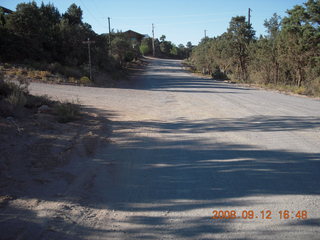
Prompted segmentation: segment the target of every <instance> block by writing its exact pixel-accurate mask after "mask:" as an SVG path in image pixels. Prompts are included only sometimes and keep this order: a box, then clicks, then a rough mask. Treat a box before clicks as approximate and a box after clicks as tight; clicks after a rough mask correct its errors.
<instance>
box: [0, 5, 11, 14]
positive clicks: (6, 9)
mask: <svg viewBox="0 0 320 240" xmlns="http://www.w3.org/2000/svg"><path fill="white" fill-rule="evenodd" d="M0 9H2V11H3V12H4V13H5V14H11V13H13V11H12V10H10V9H8V8H5V7H2V6H0Z"/></svg>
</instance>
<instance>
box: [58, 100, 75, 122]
mask: <svg viewBox="0 0 320 240" xmlns="http://www.w3.org/2000/svg"><path fill="white" fill-rule="evenodd" d="M53 113H54V114H55V115H56V116H57V120H58V122H60V123H67V122H71V121H74V120H76V119H77V118H78V117H79V114H80V106H79V104H78V103H75V102H58V103H56V104H55V105H54V107H53Z"/></svg>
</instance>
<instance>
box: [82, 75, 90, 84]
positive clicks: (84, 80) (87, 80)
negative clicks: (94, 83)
mask: <svg viewBox="0 0 320 240" xmlns="http://www.w3.org/2000/svg"><path fill="white" fill-rule="evenodd" d="M80 83H81V84H89V83H91V81H90V79H89V78H88V77H86V76H84V77H82V78H80Z"/></svg>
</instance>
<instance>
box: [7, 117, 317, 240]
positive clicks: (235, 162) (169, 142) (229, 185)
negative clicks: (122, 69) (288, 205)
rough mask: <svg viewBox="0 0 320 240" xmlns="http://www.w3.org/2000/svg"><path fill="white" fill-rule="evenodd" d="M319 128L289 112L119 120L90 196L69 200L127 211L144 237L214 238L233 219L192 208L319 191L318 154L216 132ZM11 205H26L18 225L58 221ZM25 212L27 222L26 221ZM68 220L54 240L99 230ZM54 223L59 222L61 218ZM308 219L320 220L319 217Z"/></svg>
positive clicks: (93, 163) (94, 163)
mask: <svg viewBox="0 0 320 240" xmlns="http://www.w3.org/2000/svg"><path fill="white" fill-rule="evenodd" d="M319 127H320V126H319V119H317V118H311V117H309V118H308V117H305V118H302V117H300V118H298V117H290V116H283V117H272V118H269V119H265V118H261V117H249V118H241V119H206V120H203V121H188V120H183V119H181V120H180V121H178V122H157V121H145V122H132V121H114V122H113V123H112V128H113V131H114V133H113V136H112V141H111V142H110V143H109V144H108V146H107V147H106V148H103V149H100V151H99V152H98V153H97V155H96V156H95V157H92V158H90V159H87V160H86V162H87V163H88V162H89V165H90V168H92V169H96V171H97V173H96V176H97V177H96V178H95V179H94V180H93V182H92V186H91V187H90V188H89V189H88V190H86V195H82V194H83V193H82V192H80V193H79V192H77V191H74V192H72V191H71V192H69V195H68V196H67V197H68V199H69V201H71V202H73V203H75V204H78V205H80V206H82V207H86V208H88V209H95V210H99V209H100V210H103V209H113V210H115V211H124V212H131V213H136V214H138V215H134V216H131V217H130V216H128V217H127V218H126V219H125V220H123V222H124V223H126V224H129V226H131V225H132V224H133V225H135V227H128V229H127V230H126V231H127V233H126V234H129V235H130V234H132V235H135V234H140V235H139V236H140V238H146V239H159V237H161V236H163V235H168V236H172V237H175V238H184V239H187V238H189V239H197V238H201V236H204V235H206V234H207V235H210V236H214V235H215V234H219V233H222V232H224V231H226V224H227V222H226V221H225V222H223V221H219V222H216V223H212V221H210V218H209V216H210V212H207V213H204V215H205V216H191V215H188V214H187V213H188V212H190V211H195V210H198V209H217V208H221V209H222V208H227V207H228V206H233V207H234V206H239V207H247V208H250V206H252V205H253V204H263V202H260V203H257V202H250V200H241V199H240V198H250V197H252V196H271V195H288V196H290V195H292V196H294V195H314V196H318V195H320V187H319V184H318V183H319V182H320V174H319V170H320V153H319V152H314V153H312V152H301V151H289V150H285V149H273V150H270V149H263V148H260V147H259V146H258V144H256V143H254V144H252V145H246V144H235V143H231V142H230V143H228V141H226V142H221V141H218V140H216V139H215V137H214V133H228V132H238V131H243V130H244V129H245V130H246V131H249V132H257V133H259V132H269V133H275V132H280V131H287V132H294V131H298V130H305V131H318V129H319ZM190 133H193V134H191V135H189V134H190ZM208 133H213V134H212V135H208ZM202 134H203V135H202ZM44 188H45V186H44ZM70 194H73V195H70ZM18 197H23V198H29V199H32V198H36V199H40V201H41V200H46V201H59V198H57V197H56V195H55V197H54V196H53V195H52V196H48V195H47V194H43V195H41V193H40V195H39V192H38V193H37V194H36V195H33V193H32V192H29V193H28V194H26V195H24V196H18ZM252 201H254V200H252ZM293 201H294V199H293ZM9 208H10V207H9ZM11 210H12V212H14V211H18V212H19V211H20V215H21V216H20V215H18V217H17V219H18V220H17V221H18V222H15V224H16V226H18V225H27V226H28V227H30V229H33V227H35V226H37V227H39V228H41V227H42V226H44V225H45V224H44V223H46V222H48V221H51V219H46V218H45V217H43V218H41V217H39V216H37V215H35V214H34V213H33V212H32V211H29V210H27V209H25V210H21V209H20V210H18V209H11ZM147 211H152V212H155V213H158V215H157V214H156V216H146V215H145V214H144V213H145V212H147ZM7 212H10V209H9V210H7ZM21 212H22V213H21ZM162 212H164V213H166V212H167V213H168V215H170V213H171V212H175V213H177V212H178V213H181V214H182V215H181V217H175V216H174V215H173V216H171V217H169V216H167V215H165V214H164V215H161V214H160V213H162ZM159 214H160V215H159ZM184 214H185V215H184ZM26 216H28V220H25V218H26ZM19 221H20V222H19ZM27 221H30V224H29V223H27ZM61 221H62V223H61V229H60V230H59V228H58V230H54V231H53V233H50V234H52V239H58V238H59V237H60V238H61V237H62V238H64V239H73V237H74V236H77V234H80V235H81V236H82V237H83V238H86V236H90V234H93V233H97V232H99V231H100V230H97V229H95V228H94V227H88V226H81V225H77V224H76V223H73V222H72V221H68V220H66V219H62V220H61ZM170 221H171V222H170ZM175 221H177V222H178V221H183V222H184V224H185V225H184V226H185V227H181V226H182V225H181V224H180V225H177V226H175V224H174V223H175ZM6 223H7V222H6V221H3V222H2V223H1V225H2V226H8V225H6ZM54 224H55V225H57V223H56V222H55V223H54ZM285 224H286V223H284V225H285ZM304 224H305V225H306V226H308V225H310V226H314V225H317V226H319V222H316V221H314V220H310V221H305V222H304ZM75 225H76V226H75ZM9 226H11V227H14V226H13V225H10V224H9ZM172 226H174V227H172ZM28 227H27V231H28V229H29V228H28ZM58 227H59V226H58ZM46 228H47V225H46ZM49 230H50V229H49ZM49 230H48V231H49ZM67 230H68V231H67ZM2 231H3V230H2ZM25 231H26V230H25ZM48 231H46V234H47V235H46V236H49V235H48V234H49V232H50V231H49V232H48ZM101 234H105V235H106V236H110V239H112V238H113V234H114V232H108V231H107V230H101ZM256 234H257V236H258V233H256ZM310 234H312V233H310ZM50 236H51V235H50ZM39 239H41V237H39Z"/></svg>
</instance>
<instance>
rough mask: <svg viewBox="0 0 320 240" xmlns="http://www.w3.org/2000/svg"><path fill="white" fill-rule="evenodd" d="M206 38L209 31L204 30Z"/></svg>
mask: <svg viewBox="0 0 320 240" xmlns="http://www.w3.org/2000/svg"><path fill="white" fill-rule="evenodd" d="M204 38H207V30H204Z"/></svg>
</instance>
